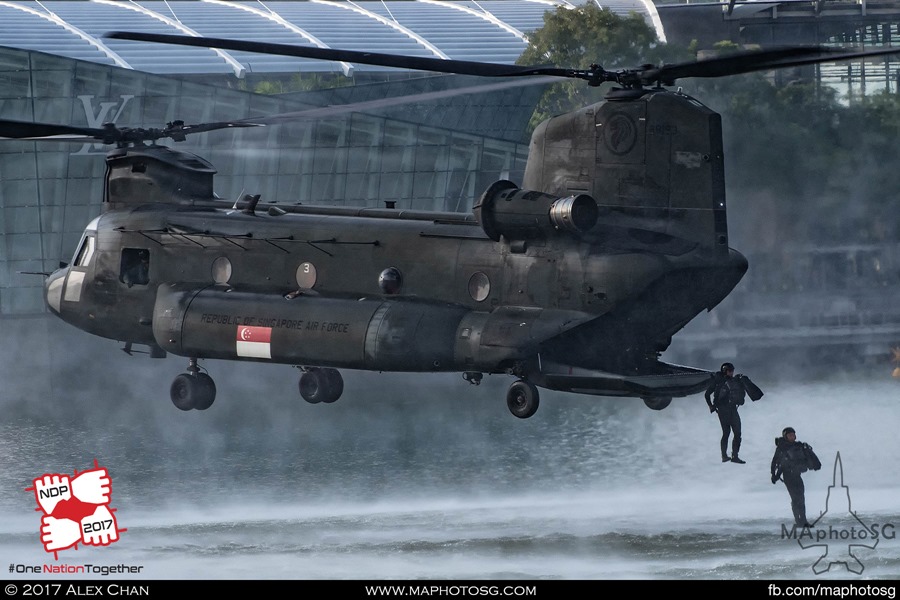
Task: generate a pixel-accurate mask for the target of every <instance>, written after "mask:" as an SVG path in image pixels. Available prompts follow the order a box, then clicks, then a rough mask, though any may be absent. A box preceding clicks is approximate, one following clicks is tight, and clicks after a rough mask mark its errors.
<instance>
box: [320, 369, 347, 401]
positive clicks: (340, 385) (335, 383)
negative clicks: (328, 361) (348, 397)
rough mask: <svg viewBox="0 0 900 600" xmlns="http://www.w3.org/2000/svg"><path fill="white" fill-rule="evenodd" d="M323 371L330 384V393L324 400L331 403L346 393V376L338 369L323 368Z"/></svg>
mask: <svg viewBox="0 0 900 600" xmlns="http://www.w3.org/2000/svg"><path fill="white" fill-rule="evenodd" d="M322 373H323V374H324V375H325V381H326V382H327V384H328V393H327V394H326V395H325V397H324V398H322V402H326V403H328V404H331V403H332V402H334V401H336V400H337V399H338V398H340V397H341V394H343V393H344V378H343V377H341V373H340V372H339V371H338V370H337V369H322Z"/></svg>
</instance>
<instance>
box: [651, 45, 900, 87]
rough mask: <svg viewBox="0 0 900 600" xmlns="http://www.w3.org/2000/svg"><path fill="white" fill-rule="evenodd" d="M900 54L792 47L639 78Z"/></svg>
mask: <svg viewBox="0 0 900 600" xmlns="http://www.w3.org/2000/svg"><path fill="white" fill-rule="evenodd" d="M897 53H900V47H892V48H880V49H877V50H862V51H854V50H848V49H847V48H830V47H826V46H792V47H785V48H773V49H770V50H758V51H748V52H738V53H736V54H731V55H728V56H722V57H719V58H711V59H708V60H700V61H691V62H685V63H679V64H674V65H663V66H661V67H656V68H652V67H651V68H649V69H647V70H645V71H644V72H642V73H641V74H640V75H639V76H640V79H641V81H642V82H643V83H644V84H649V83H654V82H661V83H663V84H671V83H673V82H674V81H675V80H676V79H681V78H684V77H726V76H728V75H740V74H743V73H752V72H754V71H768V70H772V69H784V68H787V67H796V66H801V65H811V64H817V63H827V62H840V61H845V60H854V59H860V58H866V57H869V56H881V55H886V54H897Z"/></svg>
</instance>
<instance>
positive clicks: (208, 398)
mask: <svg viewBox="0 0 900 600" xmlns="http://www.w3.org/2000/svg"><path fill="white" fill-rule="evenodd" d="M169 395H170V396H171V398H172V404H174V405H175V407H176V408H178V409H179V410H185V411H186V410H191V409H194V408H196V409H197V410H206V409H207V408H209V407H210V406H212V403H213V402H214V401H215V399H216V384H215V383H213V380H212V377H210V376H209V375H207V374H206V373H191V372H188V373H182V374H181V375H179V376H177V377H176V378H175V380H174V381H173V382H172V387H171V388H170V390H169Z"/></svg>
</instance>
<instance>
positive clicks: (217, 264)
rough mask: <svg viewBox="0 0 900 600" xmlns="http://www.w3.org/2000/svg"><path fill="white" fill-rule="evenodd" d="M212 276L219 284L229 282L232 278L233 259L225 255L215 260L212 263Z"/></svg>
mask: <svg viewBox="0 0 900 600" xmlns="http://www.w3.org/2000/svg"><path fill="white" fill-rule="evenodd" d="M212 278H213V281H215V282H216V283H219V284H222V283H228V281H229V280H230V279H231V261H230V260H228V259H227V258H225V257H224V256H220V257H219V258H217V259H216V260H214V261H213V264H212Z"/></svg>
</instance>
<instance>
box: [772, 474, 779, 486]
mask: <svg viewBox="0 0 900 600" xmlns="http://www.w3.org/2000/svg"><path fill="white" fill-rule="evenodd" d="M776 483H778V476H776V475H772V485H775V484H776Z"/></svg>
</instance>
